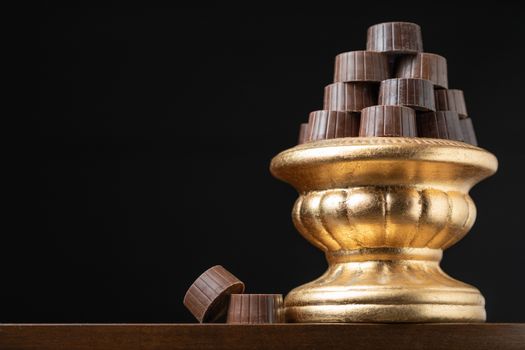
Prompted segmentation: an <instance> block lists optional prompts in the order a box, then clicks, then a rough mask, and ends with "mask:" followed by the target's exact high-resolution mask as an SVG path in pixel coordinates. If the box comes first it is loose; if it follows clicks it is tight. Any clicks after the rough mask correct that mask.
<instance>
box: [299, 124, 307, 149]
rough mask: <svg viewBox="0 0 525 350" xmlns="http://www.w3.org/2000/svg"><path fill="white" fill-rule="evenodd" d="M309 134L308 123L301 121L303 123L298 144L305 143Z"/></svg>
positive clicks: (300, 127)
mask: <svg viewBox="0 0 525 350" xmlns="http://www.w3.org/2000/svg"><path fill="white" fill-rule="evenodd" d="M307 134H308V123H301V125H300V126H299V137H298V140H297V144H298V145H300V144H302V143H305V140H306V138H307Z"/></svg>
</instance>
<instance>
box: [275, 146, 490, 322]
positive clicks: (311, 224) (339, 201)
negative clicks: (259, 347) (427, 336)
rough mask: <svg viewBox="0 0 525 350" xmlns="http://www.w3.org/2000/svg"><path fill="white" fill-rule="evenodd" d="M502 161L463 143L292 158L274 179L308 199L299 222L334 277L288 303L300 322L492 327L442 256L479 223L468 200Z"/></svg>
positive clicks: (299, 207)
mask: <svg viewBox="0 0 525 350" xmlns="http://www.w3.org/2000/svg"><path fill="white" fill-rule="evenodd" d="M497 164H498V163H497V160H496V158H495V157H494V156H493V155H492V154H490V153H489V152H487V151H485V150H483V149H481V148H477V147H473V146H469V145H467V144H465V143H462V142H455V141H448V140H434V139H416V138H412V139H410V138H387V137H385V138H344V139H332V140H323V141H317V142H308V143H306V144H303V145H300V146H297V147H294V148H292V149H289V150H287V151H284V152H282V153H281V154H279V155H278V156H277V157H275V158H274V159H273V161H272V165H271V171H272V173H273V174H274V175H275V176H276V177H278V178H280V179H282V180H284V181H286V182H289V183H290V184H292V185H293V186H294V187H295V188H296V189H297V190H298V192H299V198H298V199H297V201H296V203H295V205H294V208H293V211H292V219H293V221H294V224H295V227H296V228H297V229H298V230H299V232H300V233H301V234H302V235H303V237H304V238H306V239H307V240H308V241H309V242H310V243H312V244H313V245H315V246H316V247H318V248H319V249H321V250H322V251H323V252H324V253H325V254H326V256H327V259H328V264H329V268H328V271H327V272H326V273H325V274H324V275H323V276H322V277H320V278H318V279H317V280H315V281H313V282H311V283H308V284H306V285H303V286H301V287H298V288H296V289H294V290H292V291H291V292H290V293H289V294H288V296H287V297H286V299H285V307H286V316H287V320H288V321H290V322H482V321H484V320H485V309H484V303H485V302H484V299H483V297H482V296H481V294H480V293H479V291H478V290H477V289H475V288H474V287H471V286H469V285H467V284H464V283H461V282H459V281H456V280H454V279H452V278H450V277H449V276H447V275H446V274H445V273H444V272H443V271H442V270H441V269H440V267H439V261H440V260H441V256H442V251H443V250H444V249H447V248H448V247H450V246H452V245H453V244H455V243H456V242H458V241H459V240H461V239H462V238H463V237H464V236H465V235H466V234H467V232H468V231H469V230H470V228H471V227H472V225H473V224H474V221H475V220H476V206H475V205H474V202H473V201H472V198H470V196H469V194H468V192H469V190H470V189H471V188H472V186H474V185H475V184H476V183H478V182H479V181H481V180H483V179H484V178H486V177H488V176H490V175H492V174H493V173H494V172H495V171H496V169H497Z"/></svg>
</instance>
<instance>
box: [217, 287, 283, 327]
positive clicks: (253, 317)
mask: <svg viewBox="0 0 525 350" xmlns="http://www.w3.org/2000/svg"><path fill="white" fill-rule="evenodd" d="M283 311H284V310H283V296H282V295H281V294H232V295H231V297H230V305H229V307H228V316H227V318H226V323H237V324H254V323H283V322H284V312H283Z"/></svg>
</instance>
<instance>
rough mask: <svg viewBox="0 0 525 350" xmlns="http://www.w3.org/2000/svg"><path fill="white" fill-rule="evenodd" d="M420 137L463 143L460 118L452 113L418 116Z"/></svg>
mask: <svg viewBox="0 0 525 350" xmlns="http://www.w3.org/2000/svg"><path fill="white" fill-rule="evenodd" d="M416 120H417V133H418V135H419V137H430V138H435V139H449V140H456V141H462V140H463V132H462V131H461V126H460V125H459V116H458V114H457V113H456V112H452V111H439V112H427V113H421V114H419V115H418V116H417V119H416Z"/></svg>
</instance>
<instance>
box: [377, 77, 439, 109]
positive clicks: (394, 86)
mask: <svg viewBox="0 0 525 350" xmlns="http://www.w3.org/2000/svg"><path fill="white" fill-rule="evenodd" d="M379 104H380V105H394V106H406V107H411V108H414V109H416V110H419V111H435V110H436V106H435V99H434V86H433V84H432V82H431V81H430V80H425V79H408V78H396V79H388V80H384V81H382V82H381V86H380V88H379Z"/></svg>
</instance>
